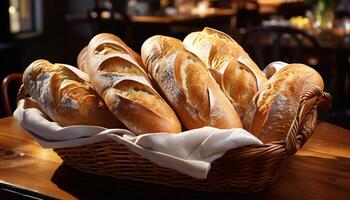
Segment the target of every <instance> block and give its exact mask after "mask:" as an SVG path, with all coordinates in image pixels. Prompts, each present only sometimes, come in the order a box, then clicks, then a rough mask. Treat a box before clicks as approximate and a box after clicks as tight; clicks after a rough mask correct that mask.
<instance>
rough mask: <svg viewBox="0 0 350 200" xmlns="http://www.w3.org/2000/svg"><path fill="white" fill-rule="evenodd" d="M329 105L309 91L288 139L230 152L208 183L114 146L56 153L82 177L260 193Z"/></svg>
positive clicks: (215, 166)
mask: <svg viewBox="0 0 350 200" xmlns="http://www.w3.org/2000/svg"><path fill="white" fill-rule="evenodd" d="M312 98H314V99H316V101H312V102H314V105H313V106H312V109H311V110H310V111H309V112H308V113H306V115H305V113H303V110H304V105H305V104H306V102H307V101H308V100H309V99H312ZM325 101H326V102H330V95H329V94H328V93H324V92H322V91H320V90H319V89H317V88H314V89H312V90H310V91H309V92H307V93H306V94H304V95H303V96H302V98H301V101H300V105H299V108H298V112H297V116H296V118H295V119H294V121H293V123H292V125H291V128H290V130H289V133H288V135H287V138H286V140H284V141H279V142H272V143H268V144H264V145H251V146H246V147H241V148H237V149H234V150H231V151H228V152H226V153H225V154H224V156H223V157H221V158H219V159H217V160H215V161H214V162H213V163H212V168H211V170H210V172H209V174H208V178H207V179H205V180H200V179H195V178H192V177H189V176H187V175H184V174H181V173H179V172H177V171H175V170H171V169H167V168H163V167H160V166H158V165H156V164H154V163H152V162H150V161H149V160H147V159H145V158H142V157H141V156H139V155H138V154H135V153H133V152H132V151H130V150H129V149H128V148H127V147H126V146H124V145H122V144H119V143H116V142H115V141H103V142H99V143H94V144H89V145H84V146H80V147H74V148H60V149H54V150H55V151H56V152H57V154H58V155H59V156H60V157H61V158H62V159H63V161H64V163H65V164H67V165H69V166H72V167H74V168H76V169H78V170H81V171H83V172H88V173H97V174H102V175H107V176H113V177H116V178H120V179H131V180H136V181H142V182H152V183H159V184H164V185H169V186H172V187H184V188H191V189H196V190H201V191H209V192H240V193H247V192H257V191H260V190H262V189H264V188H266V187H267V186H269V185H270V184H271V183H272V182H273V181H274V180H275V179H276V178H277V176H278V174H279V172H280V171H281V169H282V164H283V163H284V161H285V160H286V158H288V157H289V156H291V155H293V154H294V153H295V152H296V151H297V150H298V149H299V148H300V147H301V146H302V145H303V144H304V143H305V142H306V140H307V139H308V138H309V137H310V136H311V135H312V132H313V129H314V126H315V124H316V119H317V107H318V106H319V105H320V104H322V102H325Z"/></svg>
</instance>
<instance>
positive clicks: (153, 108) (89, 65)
mask: <svg viewBox="0 0 350 200" xmlns="http://www.w3.org/2000/svg"><path fill="white" fill-rule="evenodd" d="M135 54H136V53H134V52H133V51H129V47H127V46H126V45H125V44H124V43H123V42H122V41H121V40H120V39H119V38H118V37H117V36H114V35H112V34H99V35H96V36H95V37H94V38H93V39H92V40H91V41H90V43H89V45H88V47H87V59H86V71H87V73H88V74H89V77H90V80H91V83H92V85H93V86H94V88H95V89H96V91H97V93H98V94H99V95H100V96H101V97H102V98H103V99H104V101H105V102H106V104H107V106H108V108H109V109H110V110H111V111H112V113H113V114H114V115H115V116H116V117H117V118H118V119H119V120H120V121H121V122H122V123H123V124H124V125H125V126H126V127H127V128H129V129H130V130H131V131H133V132H134V133H136V134H143V133H153V132H170V133H178V132H181V124H180V121H179V120H178V118H177V116H176V114H175V112H174V111H173V110H172V109H171V107H170V106H169V105H168V104H167V103H166V102H165V101H164V100H163V98H162V97H161V96H160V95H159V94H158V92H157V91H156V90H155V89H154V88H153V87H152V85H151V81H150V79H149V76H148V75H147V73H146V72H145V71H144V69H143V67H142V66H143V64H142V66H141V64H140V63H139V60H138V58H137V57H139V56H138V55H135Z"/></svg>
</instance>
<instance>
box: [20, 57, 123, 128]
mask: <svg viewBox="0 0 350 200" xmlns="http://www.w3.org/2000/svg"><path fill="white" fill-rule="evenodd" d="M76 70H78V69H76ZM81 73H82V72H81ZM23 85H24V88H25V92H26V93H28V94H29V95H30V96H31V97H32V98H34V99H35V101H36V102H37V103H38V104H39V106H40V108H41V110H42V111H44V112H45V113H46V114H47V115H48V116H49V117H50V118H51V119H53V120H54V121H56V122H57V123H59V124H61V125H63V126H68V125H96V126H103V127H108V128H112V127H122V124H121V123H120V122H119V121H118V120H117V119H116V118H115V117H114V116H113V115H112V113H111V112H110V111H109V110H108V108H107V106H106V105H105V104H104V102H103V100H102V99H101V98H100V97H99V96H98V95H97V94H96V92H95V91H94V90H93V89H92V87H91V86H90V85H89V84H88V83H87V82H86V81H84V80H83V79H82V78H80V77H79V75H77V74H76V73H74V72H73V71H72V70H71V69H69V68H68V67H66V66H64V65H62V64H52V63H50V62H49V61H47V60H36V61H34V62H33V63H31V64H30V65H29V66H28V67H27V69H26V70H25V71H24V74H23Z"/></svg>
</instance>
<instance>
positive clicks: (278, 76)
mask: <svg viewBox="0 0 350 200" xmlns="http://www.w3.org/2000/svg"><path fill="white" fill-rule="evenodd" d="M313 87H318V88H319V89H321V90H323V87H324V86H323V80H322V77H321V76H320V75H319V74H318V73H317V72H316V71H315V70H314V69H312V68H310V67H308V66H306V65H303V64H290V65H288V66H286V67H284V68H282V69H281V70H280V71H278V72H277V73H275V74H274V75H273V76H272V77H271V78H270V79H269V80H268V81H267V82H266V83H265V85H264V86H263V87H262V88H261V89H260V90H259V91H258V93H257V94H256V95H255V96H254V97H253V99H252V101H251V103H250V105H249V106H248V109H247V111H246V113H245V115H244V117H243V119H242V122H243V127H244V128H245V129H246V130H248V131H249V132H250V133H252V134H254V135H255V136H257V137H258V138H259V139H260V140H262V141H263V142H264V143H268V142H272V141H279V140H283V139H285V137H286V135H287V133H288V130H289V128H290V126H291V124H292V121H293V119H294V118H295V117H296V113H297V110H298V106H299V102H300V99H301V96H302V95H303V94H304V93H305V92H307V91H309V90H310V89H311V88H313ZM310 101H315V99H311V100H310ZM309 105H312V103H311V102H310V103H309ZM309 110H310V106H309V107H308V106H306V107H305V108H304V114H305V113H307V112H308V111H309Z"/></svg>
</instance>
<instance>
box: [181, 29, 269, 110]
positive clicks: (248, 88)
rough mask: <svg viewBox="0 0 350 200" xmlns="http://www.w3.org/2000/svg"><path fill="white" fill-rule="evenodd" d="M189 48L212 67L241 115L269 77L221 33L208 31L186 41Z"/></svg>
mask: <svg viewBox="0 0 350 200" xmlns="http://www.w3.org/2000/svg"><path fill="white" fill-rule="evenodd" d="M184 43H185V45H186V48H187V49H188V50H190V51H191V52H193V53H194V54H196V55H197V56H198V57H199V58H200V59H201V60H202V61H203V62H204V63H205V64H206V66H207V67H208V68H209V71H210V72H211V74H212V75H213V77H214V78H215V80H216V82H217V83H218V84H219V85H220V87H221V89H222V90H223V91H224V93H225V95H226V96H227V98H228V99H229V100H230V101H231V102H232V103H233V105H234V106H235V108H236V110H237V111H238V113H239V115H240V116H243V113H244V112H245V109H246V108H247V106H248V104H249V103H250V101H251V99H252V98H253V96H254V94H255V93H256V92H257V91H258V90H259V88H260V87H261V86H262V85H263V84H264V83H265V82H266V80H267V79H266V77H265V75H264V74H263V72H262V71H260V69H259V67H258V66H257V65H256V64H255V63H254V61H253V60H252V59H251V58H250V57H249V55H248V54H247V53H246V52H245V51H244V50H243V48H242V47H241V46H240V45H239V44H238V43H237V42H236V41H234V40H233V39H232V38H231V37H230V36H228V35H226V34H225V33H223V32H221V31H217V30H215V29H211V28H204V29H203V30H202V31H201V32H193V33H190V34H189V35H187V36H186V38H185V39H184Z"/></svg>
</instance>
